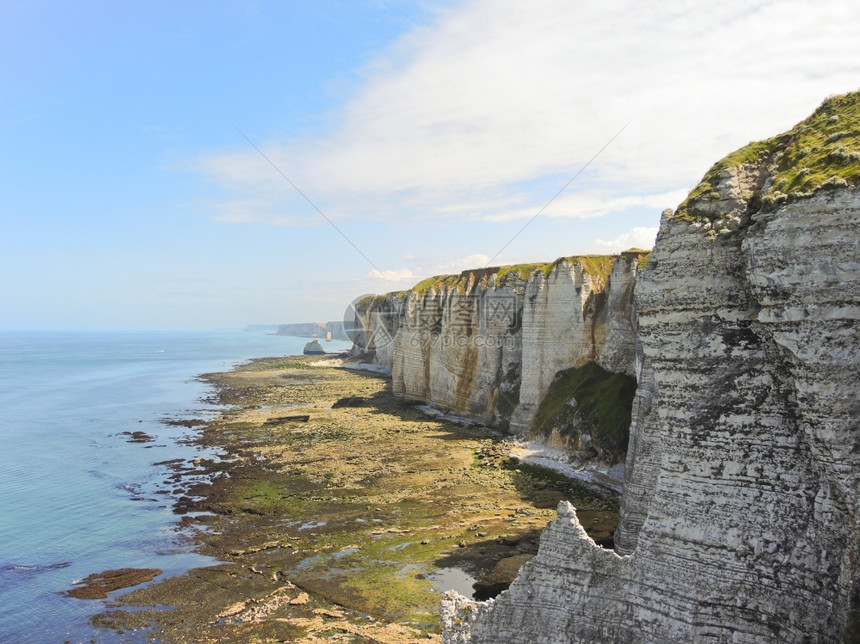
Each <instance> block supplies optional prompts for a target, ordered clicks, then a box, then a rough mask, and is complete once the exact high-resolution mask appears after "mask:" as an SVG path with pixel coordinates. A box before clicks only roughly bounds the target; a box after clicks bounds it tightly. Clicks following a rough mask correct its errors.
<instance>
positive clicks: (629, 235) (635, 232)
mask: <svg viewBox="0 0 860 644" xmlns="http://www.w3.org/2000/svg"><path fill="white" fill-rule="evenodd" d="M657 230H658V229H657V228H649V227H637V228H631V229H630V230H628V231H627V232H626V233H622V234H620V235H618V237H616V238H615V239H610V240H603V239H595V240H594V245H595V246H596V247H597V248H599V249H600V250H601V252H603V253H607V254H610V253H620V252H622V251H625V250H628V249H630V248H642V249H645V250H650V249H651V248H653V247H654V240H655V238H656V237H657Z"/></svg>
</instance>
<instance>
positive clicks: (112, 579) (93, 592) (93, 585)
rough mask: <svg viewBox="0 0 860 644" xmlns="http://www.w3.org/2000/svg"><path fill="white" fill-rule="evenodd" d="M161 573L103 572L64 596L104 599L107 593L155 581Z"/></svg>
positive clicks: (143, 570)
mask: <svg viewBox="0 0 860 644" xmlns="http://www.w3.org/2000/svg"><path fill="white" fill-rule="evenodd" d="M160 574H161V571H160V570H159V569H157V568H118V569H116V570H105V571H104V572H100V573H95V574H92V575H89V576H88V577H85V578H84V579H82V580H81V581H80V582H79V584H78V585H77V586H76V587H75V588H72V589H70V590H67V591H66V592H65V593H64V594H65V595H66V596H67V597H75V598H77V599H104V598H105V597H107V595H108V593H110V592H113V591H114V590H119V589H120V588H130V587H132V586H137V585H138V584H142V583H144V582H147V581H150V580H152V579H155V578H156V577H157V576H158V575H160Z"/></svg>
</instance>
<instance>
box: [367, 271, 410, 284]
mask: <svg viewBox="0 0 860 644" xmlns="http://www.w3.org/2000/svg"><path fill="white" fill-rule="evenodd" d="M368 275H370V277H374V278H376V279H381V280H385V281H386V282H402V281H403V280H413V279H415V276H414V275H413V273H412V271H411V270H410V269H408V268H398V269H396V270H388V271H380V270H379V269H376V268H374V269H373V270H372V271H370V273H368Z"/></svg>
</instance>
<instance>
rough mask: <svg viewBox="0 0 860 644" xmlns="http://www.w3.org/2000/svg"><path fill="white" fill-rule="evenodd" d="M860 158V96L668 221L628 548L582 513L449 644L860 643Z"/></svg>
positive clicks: (639, 419) (649, 336)
mask: <svg viewBox="0 0 860 644" xmlns="http://www.w3.org/2000/svg"><path fill="white" fill-rule="evenodd" d="M856 150H860V95H858V94H856V93H855V94H850V95H847V96H843V97H836V98H834V99H831V100H829V101H826V102H825V103H824V104H823V105H822V107H821V108H820V109H819V110H818V111H817V112H816V113H815V114H814V115H813V116H812V117H810V118H809V119H807V120H806V121H804V122H803V123H801V124H800V125H798V126H797V127H796V128H794V129H793V130H792V131H791V132H789V133H786V134H785V135H781V136H780V137H776V138H774V139H771V140H768V141H765V142H762V143H758V144H751V145H750V146H748V147H746V148H744V149H742V150H740V151H738V152H737V153H735V154H733V155H730V156H729V157H727V158H726V159H724V160H723V161H721V162H720V163H718V164H716V165H715V166H714V168H712V170H711V171H710V172H709V173H708V174H707V175H706V177H705V179H704V180H703V182H702V184H700V185H699V186H698V187H697V188H696V189H695V190H694V191H693V192H692V193H691V195H690V198H688V200H687V201H686V202H684V203H683V204H682V205H681V206H680V207H679V208H678V210H677V211H675V212H674V213H673V212H671V211H667V212H665V213H664V215H663V219H662V222H661V227H660V233H659V235H658V238H657V243H656V246H655V248H654V252H653V254H652V257H651V261H650V264H649V266H648V268H647V269H646V270H645V271H644V272H643V273H642V274H641V276H640V279H639V282H638V284H637V287H636V298H635V300H636V305H637V308H638V316H639V340H640V343H641V348H642V366H641V370H640V373H639V387H638V390H637V394H636V399H635V401H634V408H633V416H634V418H633V426H632V428H631V436H630V443H629V449H628V460H627V469H626V486H625V492H624V497H623V502H622V521H621V525H620V527H619V530H618V532H617V533H616V539H615V541H616V552H611V551H606V550H603V549H601V548H599V547H597V546H596V545H595V544H594V543H593V542H591V540H590V539H589V538H588V537H587V536H586V535H585V533H584V532H583V531H582V529H581V527H580V526H579V524H578V521H577V519H576V514H575V511H574V509H573V508H571V507H569V506H567V505H562V506H561V507H560V509H559V517H558V518H557V519H556V521H554V522H553V523H552V524H551V525H550V526H549V528H548V529H547V530H546V531H545V532H544V534H543V536H542V538H541V547H540V552H539V554H538V555H537V556H536V557H535V559H534V560H533V561H532V562H531V563H530V564H527V565H526V566H525V567H524V568H523V570H522V571H521V573H520V576H519V577H518V579H517V580H516V581H515V582H514V583H513V584H512V586H511V588H510V590H509V591H507V592H505V593H503V594H502V595H500V596H499V597H498V598H497V599H496V600H495V601H493V600H491V601H489V602H486V603H475V602H471V601H469V600H466V599H464V598H462V597H458V596H454V595H450V596H448V597H446V598H445V600H444V602H443V612H442V614H443V619H444V621H445V624H446V631H445V635H444V641H445V642H448V643H454V642H473V643H478V642H486V643H495V642H511V643H518V642H522V643H526V642H544V641H546V642H549V641H552V642H667V641H684V642H693V641H717V642H750V643H752V642H810V641H815V642H839V641H840V640H842V641H857V639H855V638H857V637H858V636H859V635H860V634H859V633H858V631H857V630H856V629H857V624H858V605H860V601H858V600H859V599H860V597H858V596H860V573H858V569H859V568H858V564H859V563H860V562H858V559H857V555H858V549H860V534H859V533H858V528H857V518H858V511H860V494H858V492H859V491H860V490H858V478H860V430H858V424H857V418H858V411H860V409H858V394H860V342H858V337H857V322H858V318H860V252H858V251H860V233H858V231H860V189H858V184H860V163H858V161H860V155H858V154H857V153H856V152H855V151H856ZM843 638H844V639H843Z"/></svg>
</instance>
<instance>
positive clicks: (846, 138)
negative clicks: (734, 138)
mask: <svg viewBox="0 0 860 644" xmlns="http://www.w3.org/2000/svg"><path fill="white" fill-rule="evenodd" d="M741 164H752V165H754V166H759V167H760V168H763V169H765V170H766V172H767V173H768V175H769V176H770V177H771V179H772V180H771V181H770V182H769V183H768V184H767V186H766V188H765V189H764V190H763V191H762V193H761V194H755V193H753V192H751V193H749V194H747V195H744V199H745V200H746V201H747V203H748V204H750V206H751V207H753V208H756V207H758V206H757V204H758V203H759V202H760V204H761V208H762V209H764V210H770V209H773V208H775V207H777V206H779V205H781V204H784V203H787V202H790V201H794V200H797V199H801V198H805V197H809V196H812V195H813V194H815V193H816V192H817V191H819V190H822V189H828V188H842V187H848V186H857V185H860V92H851V93H849V94H843V95H841V96H833V97H830V98H828V99H827V100H825V101H824V102H823V103H822V104H821V106H820V107H819V108H818V109H817V110H816V111H815V112H814V113H813V114H812V115H811V116H809V117H808V118H807V119H806V120H804V121H802V122H800V123H798V124H797V125H796V126H795V127H794V128H793V129H791V130H789V131H788V132H785V133H784V134H780V135H778V136H775V137H773V138H770V139H767V140H765V141H758V142H754V143H750V144H748V145H746V146H744V147H742V148H741V149H739V150H736V151H735V152H732V153H731V154H729V155H728V156H726V157H725V158H723V159H721V160H720V161H718V162H717V163H715V164H714V165H713V166H712V167H711V169H710V170H708V172H707V173H706V174H705V176H704V177H703V178H702V181H701V182H700V183H699V184H698V185H697V186H696V187H695V188H693V190H692V191H691V192H690V194H689V195H688V196H687V199H686V200H685V201H684V202H683V203H682V204H681V205H680V206H679V207H678V210H677V211H675V214H674V216H675V217H676V218H680V219H687V220H690V221H693V220H697V219H710V218H711V216H709V215H707V214H705V213H703V212H702V211H701V210H700V209H697V206H698V205H699V204H701V203H704V202H707V201H709V200H713V199H715V198H716V197H718V196H719V194H718V193H717V191H716V189H717V187H718V185H719V183H720V173H721V172H723V170H726V169H727V168H734V167H737V166H739V165H741Z"/></svg>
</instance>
